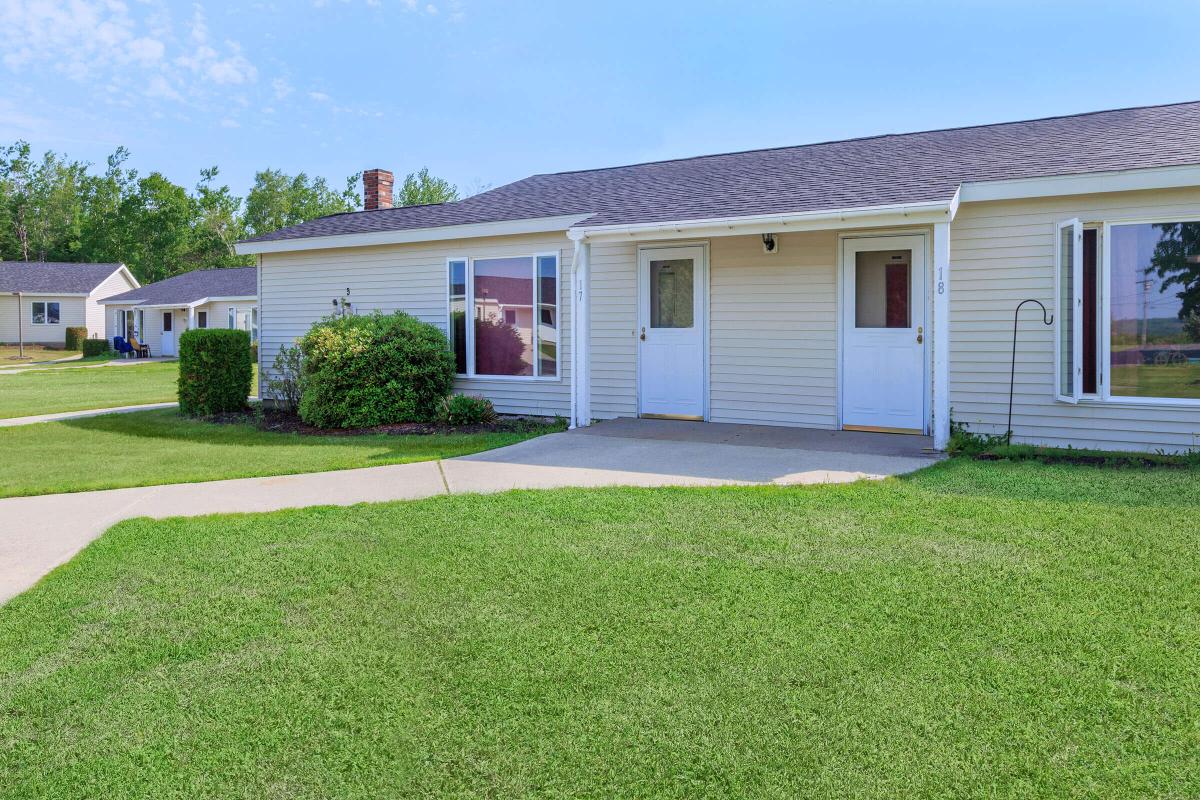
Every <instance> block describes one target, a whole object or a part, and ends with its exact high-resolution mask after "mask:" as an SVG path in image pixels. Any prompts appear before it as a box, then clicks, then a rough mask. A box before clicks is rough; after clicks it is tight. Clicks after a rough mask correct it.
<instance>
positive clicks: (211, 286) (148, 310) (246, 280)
mask: <svg viewBox="0 0 1200 800" xmlns="http://www.w3.org/2000/svg"><path fill="white" fill-rule="evenodd" d="M104 305H105V306H106V307H107V308H108V315H107V316H108V333H107V335H108V338H109V340H112V338H113V337H114V336H122V337H124V338H125V339H128V338H129V336H130V335H131V334H132V335H133V336H134V337H136V338H137V340H138V341H139V342H141V343H142V344H144V345H146V346H147V347H149V348H150V353H151V354H152V355H155V356H174V355H178V353H179V335H180V334H181V333H183V332H184V331H186V330H188V329H190V328H237V329H239V330H244V331H246V332H248V333H249V334H250V340H251V341H252V342H256V343H257V342H258V270H257V269H255V268H254V267H231V268H228V269H198V270H193V271H192V272H184V273H183V274H181V275H176V276H174V277H171V278H167V279H166V280H161V281H158V282H157V283H148V284H146V285H145V286H142V287H139V288H137V289H134V290H132V291H128V292H123V293H121V294H118V295H113V296H112V297H108V298H105V300H104Z"/></svg>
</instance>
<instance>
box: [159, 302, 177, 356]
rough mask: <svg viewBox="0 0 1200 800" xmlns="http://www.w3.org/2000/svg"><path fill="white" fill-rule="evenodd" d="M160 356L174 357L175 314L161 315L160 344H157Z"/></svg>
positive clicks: (165, 312) (164, 313)
mask: <svg viewBox="0 0 1200 800" xmlns="http://www.w3.org/2000/svg"><path fill="white" fill-rule="evenodd" d="M158 346H159V349H161V350H162V353H161V355H164V356H173V355H175V312H174V311H164V312H163V315H162V342H161V343H159V345H158Z"/></svg>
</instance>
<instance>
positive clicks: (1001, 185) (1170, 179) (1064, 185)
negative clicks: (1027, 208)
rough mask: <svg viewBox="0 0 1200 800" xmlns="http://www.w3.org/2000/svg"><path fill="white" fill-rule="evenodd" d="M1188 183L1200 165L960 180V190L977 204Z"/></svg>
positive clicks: (1198, 182) (1197, 176)
mask: <svg viewBox="0 0 1200 800" xmlns="http://www.w3.org/2000/svg"><path fill="white" fill-rule="evenodd" d="M1188 186H1200V165H1185V166H1180V167H1151V168H1147V169H1127V170H1118V171H1115V172H1087V173H1083V174H1079V175H1052V176H1049V177H1042V178H1016V179H1013V180H1003V181H975V182H973V183H964V184H963V185H962V187H961V188H960V190H961V192H962V202H964V203H978V202H983V201H987V200H1020V199H1023V198H1027V197H1057V196H1061V195H1071V194H1099V193H1102V192H1130V191H1138V190H1141V189H1178V188H1185V187H1188Z"/></svg>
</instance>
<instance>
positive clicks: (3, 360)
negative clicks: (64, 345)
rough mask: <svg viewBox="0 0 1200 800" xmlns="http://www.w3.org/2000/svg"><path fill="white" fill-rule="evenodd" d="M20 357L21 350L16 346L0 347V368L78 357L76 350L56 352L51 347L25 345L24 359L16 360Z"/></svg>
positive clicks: (6, 345)
mask: <svg viewBox="0 0 1200 800" xmlns="http://www.w3.org/2000/svg"><path fill="white" fill-rule="evenodd" d="M20 355H21V348H20V347H18V346H17V345H8V344H5V345H0V367H9V366H14V367H15V366H19V365H21V364H28V363H30V362H34V363H37V362H39V361H55V360H57V359H60V358H69V357H71V356H77V355H79V351H78V350H61V349H59V350H56V349H54V348H51V347H45V346H43V345H40V344H27V345H25V359H27V360H20V361H19V360H17V359H18V358H19V357H20Z"/></svg>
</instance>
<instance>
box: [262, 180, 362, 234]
mask: <svg viewBox="0 0 1200 800" xmlns="http://www.w3.org/2000/svg"><path fill="white" fill-rule="evenodd" d="M358 178H359V176H358V175H351V176H350V177H349V178H347V179H346V188H345V189H343V190H342V191H340V192H339V191H337V190H335V189H332V188H330V186H329V184H328V183H327V182H326V181H325V179H324V178H312V179H310V178H309V177H308V175H306V174H305V173H303V172H301V173H300V174H299V175H296V176H294V177H293V176H291V175H285V174H284V173H283V172H282V171H280V170H277V169H267V170H263V171H262V172H259V173H258V174H256V175H255V176H254V186H253V188H251V189H250V193H249V194H248V195H246V210H245V215H244V217H243V223H244V225H245V229H246V231H247V232H248V233H249V234H250V235H259V234H264V233H270V232H271V231H277V230H279V229H280V228H286V227H288V226H291V225H299V224H300V223H301V222H308V221H309V220H311V219H316V218H317V217H324V216H328V215H329V214H341V213H345V212H347V211H354V210H356V209H357V208H359V206H360V205H361V203H360V200H359V196H358V191H357V189H356V186H357V183H358Z"/></svg>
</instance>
